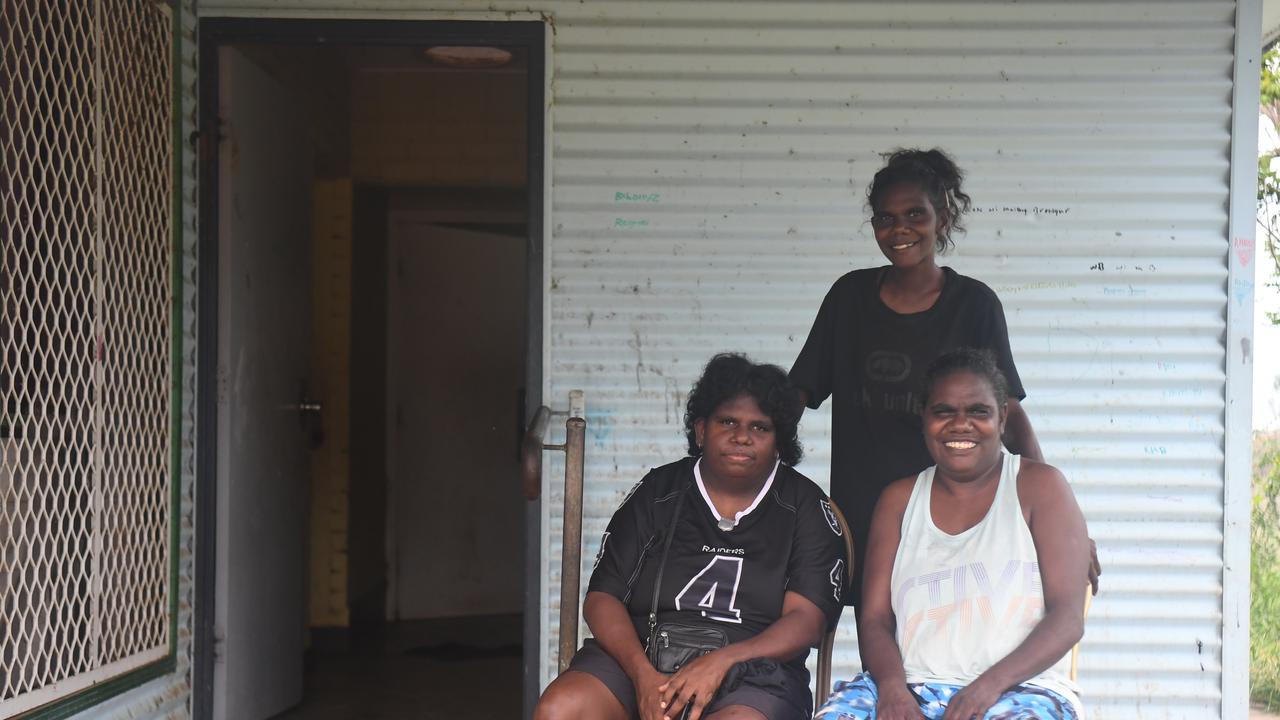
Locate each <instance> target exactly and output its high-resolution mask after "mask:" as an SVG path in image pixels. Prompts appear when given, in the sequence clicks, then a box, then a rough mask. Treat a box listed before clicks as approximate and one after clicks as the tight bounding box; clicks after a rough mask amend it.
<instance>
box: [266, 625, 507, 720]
mask: <svg viewBox="0 0 1280 720" xmlns="http://www.w3.org/2000/svg"><path fill="white" fill-rule="evenodd" d="M521 620H522V619H521V617H520V616H518V615H516V616H505V615H504V616H496V617H495V616H486V617H478V618H458V619H451V620H436V621H416V622H408V623H396V624H392V625H387V626H384V627H383V628H382V629H381V630H380V631H379V630H372V631H365V632H361V633H356V634H355V635H353V636H352V639H351V646H352V647H351V649H350V650H349V651H346V652H342V651H333V650H329V651H324V652H321V651H319V650H313V651H312V652H311V654H310V656H309V657H308V659H307V666H308V667H307V676H306V691H305V692H306V694H305V697H304V698H303V702H302V704H301V705H299V706H298V707H296V708H294V709H292V710H290V711H288V712H286V713H283V714H281V715H278V716H276V719H275V720H410V719H413V720H418V719H422V720H432V719H434V718H441V719H442V720H443V719H445V718H448V719H449V720H472V719H474V720H481V719H484V720H489V719H490V718H513V719H515V718H519V717H520V713H521V704H522V698H521V694H522V692H523V677H522V665H523V661H522V659H521V658H520V657H519V655H518V649H517V648H518V646H519V644H520V641H521V633H522V631H521ZM513 646H515V647H513ZM422 648H434V650H432V651H428V652H426V653H424V652H423V651H422V650H421V649H422ZM415 649H417V650H415Z"/></svg>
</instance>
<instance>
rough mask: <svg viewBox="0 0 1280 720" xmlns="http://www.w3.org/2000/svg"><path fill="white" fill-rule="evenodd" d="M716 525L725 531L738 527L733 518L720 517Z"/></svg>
mask: <svg viewBox="0 0 1280 720" xmlns="http://www.w3.org/2000/svg"><path fill="white" fill-rule="evenodd" d="M716 527H718V528H720V529H721V530H723V531H725V532H730V531H732V530H733V529H734V528H736V527H738V521H737V520H734V519H733V518H727V517H722V518H720V519H719V520H717V521H716Z"/></svg>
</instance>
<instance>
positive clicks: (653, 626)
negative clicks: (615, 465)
mask: <svg viewBox="0 0 1280 720" xmlns="http://www.w3.org/2000/svg"><path fill="white" fill-rule="evenodd" d="M686 489H687V488H686ZM684 496H685V490H681V491H680V494H679V495H678V496H677V497H676V507H675V511H674V512H673V513H672V514H671V522H670V524H668V525H667V536H666V538H665V539H664V540H663V543H662V558H661V559H660V560H659V561H658V574H657V575H656V576H655V577H654V579H653V602H652V603H651V604H650V605H649V641H648V642H647V643H646V646H645V652H646V654H647V655H648V656H649V662H651V663H653V667H654V668H656V669H657V670H658V672H660V673H666V674H668V675H670V674H671V673H674V672H676V671H677V670H679V669H680V668H682V667H684V666H685V665H686V664H688V663H689V662H691V661H693V660H694V659H696V658H700V657H702V656H703V655H706V654H707V653H709V652H712V651H713V650H719V649H720V648H722V647H724V646H725V645H728V644H729V636H728V635H727V634H726V633H725V631H724V630H721V629H720V628H717V627H711V626H707V625H690V624H689V623H678V622H664V623H662V624H658V593H659V592H660V591H661V590H662V571H663V569H664V568H665V567H666V565H667V553H668V552H669V551H670V550H671V538H672V536H673V535H675V532H676V521H677V520H679V519H680V506H681V505H682V504H683V503H684Z"/></svg>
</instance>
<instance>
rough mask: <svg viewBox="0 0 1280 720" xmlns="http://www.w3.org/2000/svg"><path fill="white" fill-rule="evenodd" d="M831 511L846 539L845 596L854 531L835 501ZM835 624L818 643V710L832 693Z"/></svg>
mask: <svg viewBox="0 0 1280 720" xmlns="http://www.w3.org/2000/svg"><path fill="white" fill-rule="evenodd" d="M831 512H832V514H834V515H835V516H836V523H837V524H838V525H839V526H840V536H841V537H842V538H843V539H844V557H845V561H844V587H843V588H841V591H840V596H841V597H845V596H846V595H847V594H848V593H850V592H852V591H853V590H852V588H853V578H854V574H853V573H854V571H855V568H854V566H853V565H854V563H853V531H851V530H850V529H849V523H848V521H846V520H845V519H844V513H842V512H840V508H838V507H836V504H835V503H834V502H832V503H831ZM837 629H839V628H838V627H836V626H833V627H832V628H831V629H830V630H828V631H827V634H826V635H824V636H823V637H822V643H821V644H820V645H818V678H817V682H816V684H815V686H814V689H815V692H814V693H813V710H814V712H817V710H818V708H820V707H822V703H824V702H826V700H827V696H828V695H830V694H831V653H832V651H833V650H834V649H835V646H836V630H837Z"/></svg>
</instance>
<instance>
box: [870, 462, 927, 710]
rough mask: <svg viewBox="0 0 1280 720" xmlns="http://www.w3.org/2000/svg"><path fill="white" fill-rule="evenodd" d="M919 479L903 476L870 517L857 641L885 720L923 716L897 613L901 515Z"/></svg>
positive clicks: (884, 495) (887, 492) (884, 493)
mask: <svg viewBox="0 0 1280 720" xmlns="http://www.w3.org/2000/svg"><path fill="white" fill-rule="evenodd" d="M914 487H915V478H914V477H909V478H902V479H901V480H898V481H896V482H894V483H893V484H891V485H889V487H887V488H885V490H884V492H882V493H881V494H880V501H879V502H878V503H876V510H875V514H874V515H873V516H872V517H871V530H870V533H869V534H868V536H867V554H866V560H864V564H865V567H864V568H863V570H862V608H861V610H862V617H861V618H859V621H858V643H859V644H860V645H861V646H862V657H863V658H865V660H866V664H867V671H868V672H870V673H871V677H872V678H873V679H874V680H875V682H876V686H877V687H878V688H879V700H878V701H877V703H876V717H877V718H880V720H899V719H901V718H909V719H910V720H917V719H918V718H922V717H924V715H923V714H922V713H921V712H920V706H919V704H918V703H917V702H916V700H915V698H914V697H913V696H912V695H911V691H910V690H908V689H907V674H906V670H905V669H904V668H903V667H902V651H901V649H900V648H899V647H898V640H897V637H896V636H895V633H896V630H897V619H896V618H895V617H894V614H893V596H892V592H893V589H892V580H893V559H894V556H896V555H897V553H898V543H899V542H900V541H901V539H902V516H903V514H904V513H905V512H906V509H907V501H908V500H910V499H911V490H912V488H914Z"/></svg>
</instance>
